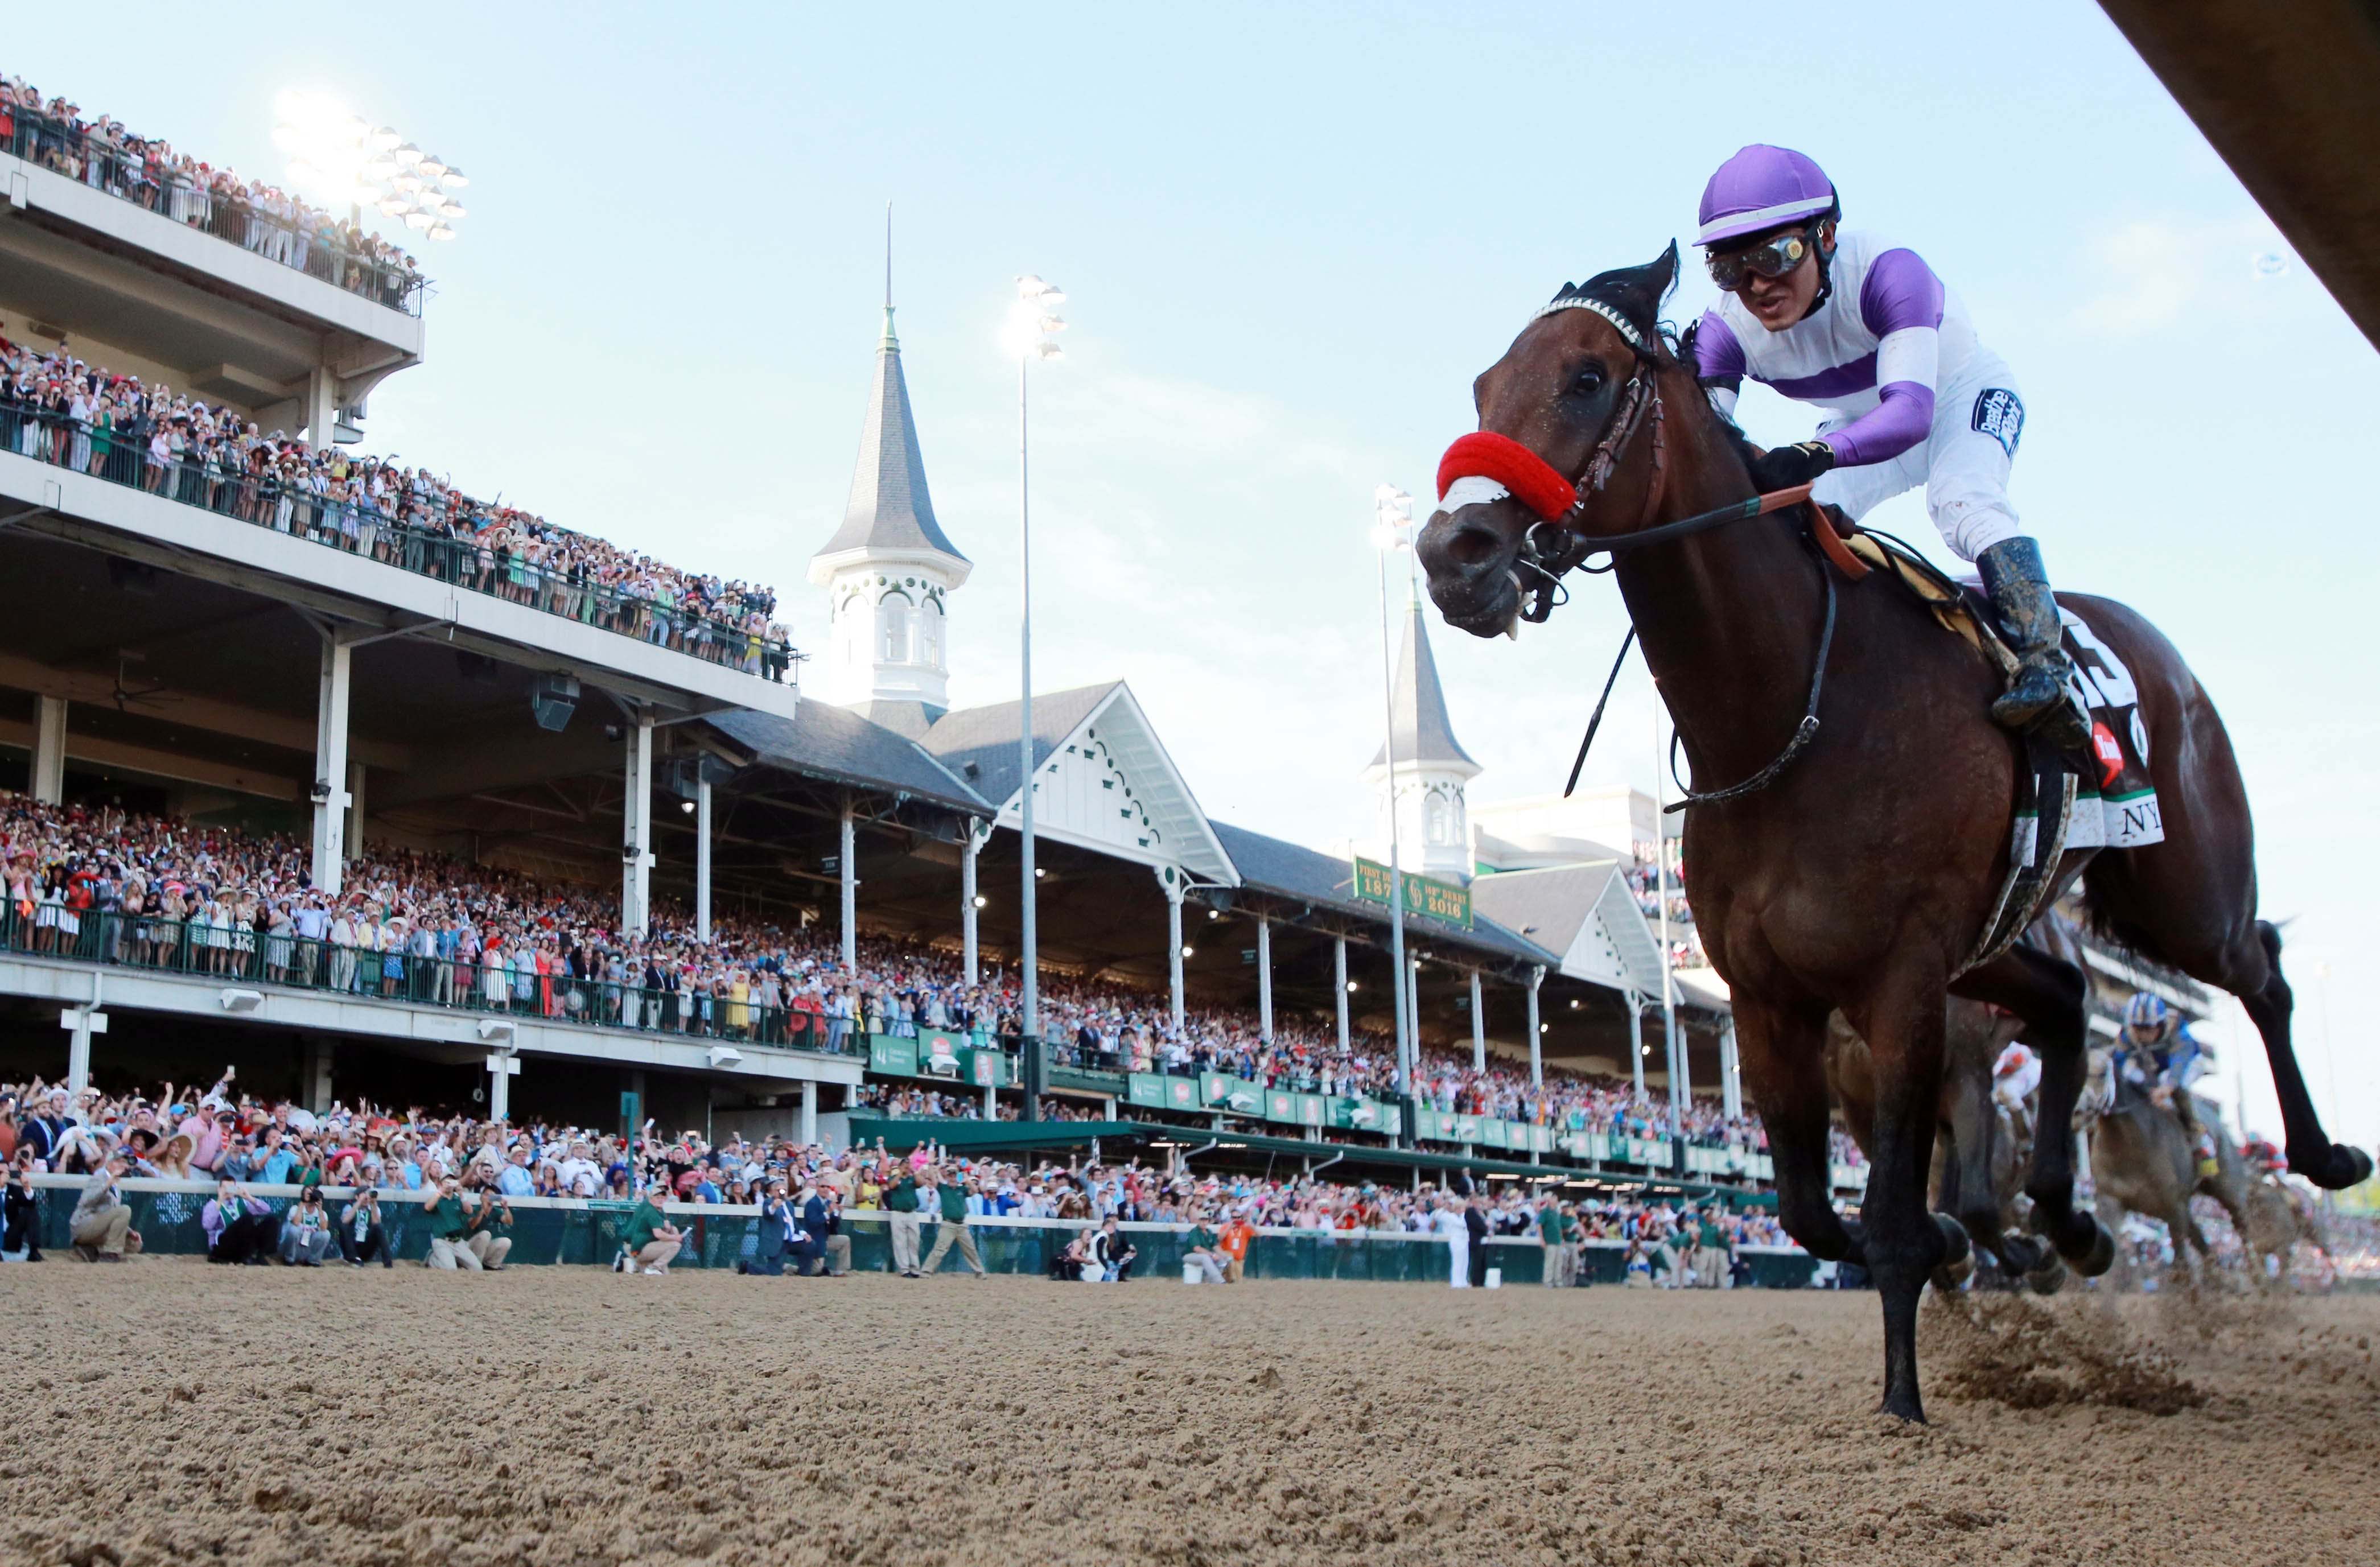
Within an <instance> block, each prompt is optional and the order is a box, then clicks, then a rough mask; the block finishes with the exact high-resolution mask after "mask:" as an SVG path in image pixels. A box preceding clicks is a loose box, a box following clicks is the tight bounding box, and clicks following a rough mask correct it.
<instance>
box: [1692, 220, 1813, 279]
mask: <svg viewBox="0 0 2380 1567" xmlns="http://www.w3.org/2000/svg"><path fill="white" fill-rule="evenodd" d="M1816 243H1817V241H1816V239H1815V237H1814V234H1813V232H1812V231H1811V230H1809V229H1806V228H1797V229H1793V230H1791V231H1789V232H1787V233H1784V234H1772V235H1770V236H1769V237H1767V238H1766V239H1764V240H1762V241H1761V242H1760V243H1759V244H1757V245H1747V246H1745V247H1744V248H1743V249H1741V250H1713V251H1711V252H1709V253H1708V254H1707V255H1706V256H1705V258H1704V260H1705V261H1706V262H1707V263H1708V264H1709V266H1710V274H1711V281H1712V282H1713V283H1716V284H1718V285H1719V287H1720V288H1721V289H1722V290H1724V291H1725V292H1727V293H1730V294H1732V293H1734V292H1736V291H1737V290H1738V289H1740V288H1742V287H1743V285H1744V284H1745V283H1746V282H1747V281H1748V280H1749V279H1751V278H1752V277H1753V276H1754V275H1755V273H1756V274H1757V275H1759V276H1761V277H1783V276H1784V275H1785V274H1786V273H1789V272H1791V271H1792V270H1793V269H1794V268H1795V267H1798V266H1800V265H1801V264H1802V258H1803V257H1804V256H1806V255H1808V254H1809V253H1810V251H1811V250H1812V249H1814V248H1815V245H1816Z"/></svg>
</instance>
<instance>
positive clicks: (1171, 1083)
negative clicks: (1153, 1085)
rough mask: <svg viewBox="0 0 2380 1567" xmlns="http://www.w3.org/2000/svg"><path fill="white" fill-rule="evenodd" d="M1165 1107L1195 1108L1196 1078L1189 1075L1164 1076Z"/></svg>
mask: <svg viewBox="0 0 2380 1567" xmlns="http://www.w3.org/2000/svg"><path fill="white" fill-rule="evenodd" d="M1165 1108H1166V1109H1168V1110H1196V1109H1197V1108H1198V1084H1197V1081H1196V1079H1195V1078H1190V1077H1168V1078H1166V1079H1165Z"/></svg>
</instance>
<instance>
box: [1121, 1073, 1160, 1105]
mask: <svg viewBox="0 0 2380 1567" xmlns="http://www.w3.org/2000/svg"><path fill="white" fill-rule="evenodd" d="M1125 1082H1126V1085H1127V1086H1126V1087H1125V1089H1124V1098H1125V1099H1128V1100H1130V1101H1131V1102H1132V1103H1134V1104H1145V1105H1147V1106H1148V1107H1149V1108H1150V1109H1152V1110H1162V1109H1164V1108H1165V1079H1164V1078H1162V1077H1160V1076H1159V1075H1157V1074H1156V1073H1154V1072H1135V1073H1134V1074H1133V1075H1131V1076H1130V1077H1129V1078H1127V1079H1125Z"/></svg>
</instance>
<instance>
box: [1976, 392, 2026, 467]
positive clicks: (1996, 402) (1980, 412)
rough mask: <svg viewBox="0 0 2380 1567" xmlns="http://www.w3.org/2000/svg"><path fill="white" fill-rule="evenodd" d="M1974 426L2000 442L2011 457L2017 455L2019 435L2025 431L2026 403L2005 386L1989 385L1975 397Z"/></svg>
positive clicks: (2003, 449) (2001, 446) (2002, 448)
mask: <svg viewBox="0 0 2380 1567" xmlns="http://www.w3.org/2000/svg"><path fill="white" fill-rule="evenodd" d="M1972 422H1973V426H1974V428H1975V429H1976V430H1977V431H1980V432H1982V433H1983V434H1985V435H1988V436H1990V437H1991V438H1992V439H1993V440H1995V441H1997V442H1998V443H2000V449H2001V450H2002V451H2005V452H2006V453H2008V455H2009V456H2011V457H2013V456H2016V442H2017V437H2018V436H2019V435H2022V433H2024V405H2023V404H2022V403H2021V402H2019V401H2017V395H2016V394H2015V393H2013V392H2011V391H2010V390H2008V388H2006V387H2004V386H1993V387H1988V388H1986V389H1985V390H1984V391H1983V392H1981V393H1979V394H1977V395H1976V397H1975V417H1974V419H1973V421H1972Z"/></svg>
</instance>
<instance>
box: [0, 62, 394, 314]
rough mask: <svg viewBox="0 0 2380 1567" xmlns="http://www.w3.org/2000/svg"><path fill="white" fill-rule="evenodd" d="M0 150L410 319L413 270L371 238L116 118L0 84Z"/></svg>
mask: <svg viewBox="0 0 2380 1567" xmlns="http://www.w3.org/2000/svg"><path fill="white" fill-rule="evenodd" d="M0 150H5V151H6V152H13V153H15V154H16V155H17V156H18V157H19V158H23V159H25V160H26V161H27V162H29V163H33V164H40V165H41V166H42V167H43V168H45V169H50V170H52V171H54V172H55V173H58V174H61V175H64V176H66V177H67V178H68V179H73V180H79V181H81V182H82V183H83V184H85V185H87V186H89V187H91V188H92V189H93V190H99V191H103V192H105V193H106V194H108V195H110V196H113V197H115V198H116V199H117V200H124V201H130V202H133V203H135V204H137V205H139V206H142V207H145V208H147V209H148V210H149V211H151V212H152V213H163V214H164V216H166V217H169V218H171V219H173V220H174V221H175V222H176V223H178V224H183V225H188V226H189V227H191V228H195V229H199V230H200V231H201V232H204V233H207V234H212V235H213V236H214V237H217V238H218V239H224V240H227V241H229V242H230V243H232V244H234V245H240V246H244V247H246V248H247V249H249V250H252V251H254V252H255V253H256V254H258V255H260V256H262V257H264V258H265V259H266V260H267V261H278V262H279V263H280V264H282V265H283V266H285V267H295V268H296V269H297V270H298V271H299V272H302V273H309V274H310V275H311V276H314V277H319V278H321V279H322V281H323V282H325V283H328V284H331V285H334V286H336V287H340V288H345V289H346V290H347V291H348V292H349V293H353V294H360V295H362V296H363V297H364V298H368V299H370V300H373V301H374V302H376V303H378V304H383V305H386V306H388V307H389V308H390V309H391V310H408V311H412V312H414V313H416V314H418V313H419V310H420V298H419V295H420V288H421V282H422V278H421V273H420V272H419V269H417V268H416V267H415V266H414V264H413V258H412V257H410V256H408V255H407V254H406V253H405V252H404V251H402V250H400V249H397V248H396V247H395V246H394V245H391V244H390V243H388V241H386V240H384V239H383V238H381V237H379V236H377V235H373V234H368V233H366V232H365V231H364V229H363V228H362V227H361V226H360V225H357V224H354V223H349V222H345V221H342V220H340V219H338V218H334V217H333V216H332V215H331V214H330V213H326V212H324V211H323V210H322V209H321V208H320V207H316V206H313V205H310V204H309V203H308V202H305V201H302V200H298V199H297V197H295V196H293V195H291V194H289V193H288V192H287V191H285V190H282V189H280V188H276V187H274V186H270V185H267V184H265V183H264V182H263V181H262V180H245V181H243V180H242V179H241V178H240V177H239V176H237V175H236V174H234V173H232V172H231V171H230V170H229V169H225V168H217V167H215V166H213V165H212V164H203V163H200V161H199V160H198V159H196V158H193V157H191V156H190V155H189V154H188V153H187V152H175V151H174V149H173V147H172V146H171V145H170V144H169V143H167V142H166V141H164V140H162V139H160V138H154V137H140V136H135V135H133V134H132V133H131V132H130V131H128V130H127V129H125V128H124V124H123V122H122V121H120V120H116V119H112V118H110V117H109V116H107V115H98V116H97V117H96V118H93V119H89V120H86V119H84V118H83V117H82V109H81V107H80V105H79V104H76V103H69V102H67V100H66V99H64V98H52V99H49V100H48V101H47V102H44V101H43V100H42V94H41V91H39V90H38V89H36V88H34V87H32V86H30V85H29V84H28V83H27V82H26V81H25V79H23V78H22V77H16V76H11V77H7V78H5V79H0Z"/></svg>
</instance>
